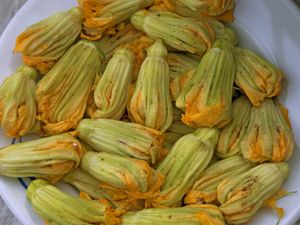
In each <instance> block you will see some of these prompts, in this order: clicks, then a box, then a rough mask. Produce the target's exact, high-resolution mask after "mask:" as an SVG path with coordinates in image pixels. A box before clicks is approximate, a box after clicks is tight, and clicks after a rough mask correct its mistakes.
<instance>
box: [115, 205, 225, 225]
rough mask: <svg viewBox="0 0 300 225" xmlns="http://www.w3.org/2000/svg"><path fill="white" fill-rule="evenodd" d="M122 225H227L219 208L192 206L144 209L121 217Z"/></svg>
mask: <svg viewBox="0 0 300 225" xmlns="http://www.w3.org/2000/svg"><path fill="white" fill-rule="evenodd" d="M121 224H122V225H133V224H138V225H153V224H155V225H174V224H177V225H187V224H191V225H192V224H193V225H203V224H205V225H225V221H224V217H223V215H222V213H221V211H220V210H219V209H218V207H217V206H214V205H200V204H198V205H191V206H186V207H180V208H162V209H144V210H141V211H138V212H128V213H125V214H124V215H123V216H122V217H121Z"/></svg>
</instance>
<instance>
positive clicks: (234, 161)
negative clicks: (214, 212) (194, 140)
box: [184, 155, 252, 204]
mask: <svg viewBox="0 0 300 225" xmlns="http://www.w3.org/2000/svg"><path fill="white" fill-rule="evenodd" d="M251 167H252V164H251V163H250V162H249V161H247V160H245V159H243V157H242V156H239V155H235V156H231V157H229V158H226V159H223V160H220V161H218V162H216V163H214V164H212V165H211V166H209V167H208V168H207V169H206V170H204V172H203V173H202V174H201V175H200V177H199V179H198V180H197V181H196V182H195V183H194V185H193V187H192V189H191V190H190V191H189V192H188V194H187V195H186V196H185V199H184V202H185V204H196V203H204V202H205V203H212V202H215V201H216V200H217V187H218V185H219V184H220V183H221V182H222V181H223V180H225V179H231V178H234V177H237V176H239V175H240V174H242V173H244V172H246V171H248V170H249V169H251Z"/></svg>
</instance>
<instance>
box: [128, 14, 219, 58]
mask: <svg viewBox="0 0 300 225" xmlns="http://www.w3.org/2000/svg"><path fill="white" fill-rule="evenodd" d="M131 23H132V24H133V26H135V28H136V29H138V30H142V31H144V32H145V33H146V34H147V35H148V36H149V37H150V38H152V39H162V40H163V41H164V42H165V43H166V45H168V46H170V47H172V48H175V49H176V50H180V51H186V52H189V53H192V54H197V55H198V56H202V55H203V54H204V53H205V52H206V51H207V49H210V48H211V45H212V42H213V41H214V37H215V34H214V31H213V28H212V27H211V26H210V24H209V23H208V22H206V21H204V20H195V19H192V18H185V17H182V16H179V15H176V14H174V13H170V12H150V11H147V10H141V11H139V12H137V13H135V14H133V15H132V16H131Z"/></svg>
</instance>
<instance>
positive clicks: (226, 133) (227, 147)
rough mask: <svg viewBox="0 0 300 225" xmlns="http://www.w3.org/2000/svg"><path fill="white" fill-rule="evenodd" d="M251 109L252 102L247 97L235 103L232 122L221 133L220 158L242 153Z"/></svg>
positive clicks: (218, 151) (242, 97) (218, 150)
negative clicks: (242, 143)
mask: <svg viewBox="0 0 300 225" xmlns="http://www.w3.org/2000/svg"><path fill="white" fill-rule="evenodd" d="M251 109H252V105H251V102H250V101H249V100H248V99H247V98H246V97H245V96H241V97H239V98H237V99H236V100H235V101H234V102H233V104H232V121H231V123H229V124H228V125H227V126H225V127H224V128H223V129H222V131H221V133H220V138H219V142H218V147H217V151H216V154H217V155H218V156H219V157H220V158H227V157H229V156H232V155H235V154H240V153H241V142H242V140H243V138H244V136H245V135H246V129H247V127H248V124H249V120H250V114H251Z"/></svg>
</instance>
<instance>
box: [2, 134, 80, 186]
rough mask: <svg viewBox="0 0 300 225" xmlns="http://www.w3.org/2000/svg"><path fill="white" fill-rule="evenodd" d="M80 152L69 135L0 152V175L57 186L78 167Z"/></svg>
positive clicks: (12, 147)
mask: <svg viewBox="0 0 300 225" xmlns="http://www.w3.org/2000/svg"><path fill="white" fill-rule="evenodd" d="M82 154H83V149H82V146H81V144H80V143H79V141H78V140H76V139H75V138H74V137H73V136H72V135H70V134H60V135H54V136H51V137H46V138H41V139H38V140H34V141H28V142H22V143H19V144H14V145H9V146H6V147H4V148H1V149H0V174H1V175H5V176H8V177H38V178H43V179H46V180H48V181H49V182H51V183H55V182H57V181H58V180H59V179H60V178H62V177H63V176H64V175H65V174H66V173H68V172H70V171H71V170H72V169H74V168H76V167H77V166H78V165H79V163H80V158H81V156H82Z"/></svg>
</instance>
